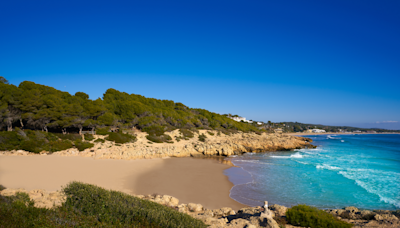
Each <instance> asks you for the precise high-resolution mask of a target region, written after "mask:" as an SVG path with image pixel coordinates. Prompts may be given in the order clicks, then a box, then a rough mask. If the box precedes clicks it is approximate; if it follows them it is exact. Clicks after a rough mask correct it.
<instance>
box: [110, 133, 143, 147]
mask: <svg viewBox="0 0 400 228" xmlns="http://www.w3.org/2000/svg"><path fill="white" fill-rule="evenodd" d="M105 139H106V140H108V141H113V142H115V143H122V144H123V143H129V142H135V141H136V137H135V136H133V135H130V134H125V133H115V132H109V133H108V137H106V138H105Z"/></svg>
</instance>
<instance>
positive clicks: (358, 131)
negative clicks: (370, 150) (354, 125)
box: [353, 130, 361, 133]
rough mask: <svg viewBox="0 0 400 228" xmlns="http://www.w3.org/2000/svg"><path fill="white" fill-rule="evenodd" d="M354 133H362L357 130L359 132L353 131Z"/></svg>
mask: <svg viewBox="0 0 400 228" xmlns="http://www.w3.org/2000/svg"><path fill="white" fill-rule="evenodd" d="M353 133H361V131H360V130H357V131H353Z"/></svg>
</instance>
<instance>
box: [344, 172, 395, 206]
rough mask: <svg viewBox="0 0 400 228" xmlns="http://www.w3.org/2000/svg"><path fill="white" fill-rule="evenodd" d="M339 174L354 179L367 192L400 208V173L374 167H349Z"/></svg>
mask: <svg viewBox="0 0 400 228" xmlns="http://www.w3.org/2000/svg"><path fill="white" fill-rule="evenodd" d="M339 174H341V175H342V176H344V177H345V178H347V179H350V180H353V181H354V182H355V183H356V184H357V185H358V186H360V187H361V188H363V189H365V190H366V191H367V192H369V193H371V194H374V195H377V196H378V197H379V199H380V201H382V202H385V203H389V204H392V205H394V206H396V207H398V208H400V196H399V194H398V189H400V183H399V181H398V180H399V178H400V174H399V173H395V172H391V171H382V170H374V169H354V168H349V169H346V170H345V171H344V170H342V171H339Z"/></svg>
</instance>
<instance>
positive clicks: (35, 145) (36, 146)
mask: <svg viewBox="0 0 400 228" xmlns="http://www.w3.org/2000/svg"><path fill="white" fill-rule="evenodd" d="M19 148H20V149H21V150H26V151H29V152H33V153H40V152H42V151H49V150H50V145H49V143H48V142H46V141H45V140H44V139H29V140H25V141H23V142H22V143H21V145H20V146H19Z"/></svg>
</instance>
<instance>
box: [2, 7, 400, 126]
mask: <svg viewBox="0 0 400 228" xmlns="http://www.w3.org/2000/svg"><path fill="white" fill-rule="evenodd" d="M0 9H1V13H0V75H1V76H4V77H5V78H6V79H8V80H9V81H10V83H12V84H15V85H18V84H19V83H20V82H22V81H25V80H28V81H34V82H36V83H39V84H45V85H49V86H52V87H55V88H57V89H59V90H63V91H68V92H70V93H72V94H73V93H75V92H77V91H83V92H86V93H88V94H89V96H90V98H91V99H96V98H98V97H102V94H103V93H104V92H105V91H106V90H107V89H108V88H115V89H117V90H120V91H124V92H127V93H135V94H141V95H144V96H146V97H154V98H159V99H168V100H174V101H176V102H182V103H184V104H186V105H188V106H189V107H193V108H204V109H208V110H210V111H213V112H217V113H232V114H238V115H241V116H245V117H247V118H248V119H253V120H262V121H268V120H271V121H273V122H278V121H298V122H305V123H315V124H330V125H342V124H346V125H352V126H366V127H371V126H373V127H385V128H396V129H400V123H399V122H394V121H400V93H399V91H400V89H399V85H400V14H399V12H400V1H397V0H393V1H366V0H362V1H348V0H343V1H341V0H335V1H298V0H295V1H231V0H230V1H217V0H213V1H151V0H149V1H71V0H70V1H40V0H38V1H19V0H16V1H1V2H0ZM385 121H386V122H385ZM388 121H392V122H388ZM377 122H379V123H377Z"/></svg>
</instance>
